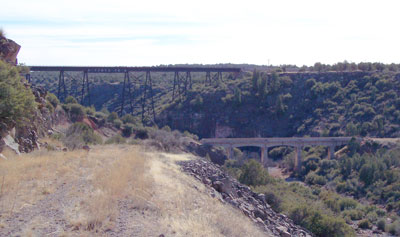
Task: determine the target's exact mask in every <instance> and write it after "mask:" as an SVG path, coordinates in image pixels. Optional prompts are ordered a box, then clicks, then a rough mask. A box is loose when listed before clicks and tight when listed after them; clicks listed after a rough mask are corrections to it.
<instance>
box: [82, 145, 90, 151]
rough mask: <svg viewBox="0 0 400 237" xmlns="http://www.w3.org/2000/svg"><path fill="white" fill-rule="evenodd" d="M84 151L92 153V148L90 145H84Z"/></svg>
mask: <svg viewBox="0 0 400 237" xmlns="http://www.w3.org/2000/svg"><path fill="white" fill-rule="evenodd" d="M82 149H83V150H85V151H90V147H89V146H88V145H84V146H83V147H82Z"/></svg>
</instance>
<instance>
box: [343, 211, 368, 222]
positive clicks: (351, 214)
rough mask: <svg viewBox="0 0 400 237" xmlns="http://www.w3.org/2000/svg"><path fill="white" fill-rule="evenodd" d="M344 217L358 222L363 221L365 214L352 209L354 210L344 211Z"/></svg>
mask: <svg viewBox="0 0 400 237" xmlns="http://www.w3.org/2000/svg"><path fill="white" fill-rule="evenodd" d="M342 215H343V216H344V217H347V216H348V217H349V218H350V219H351V220H352V221H358V220H361V219H362V218H363V216H364V213H363V212H362V211H361V210H358V209H352V210H344V211H343V212H342Z"/></svg>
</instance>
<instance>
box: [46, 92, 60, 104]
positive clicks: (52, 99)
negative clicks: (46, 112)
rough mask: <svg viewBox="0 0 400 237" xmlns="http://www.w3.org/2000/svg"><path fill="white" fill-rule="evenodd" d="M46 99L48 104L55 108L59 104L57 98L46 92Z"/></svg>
mask: <svg viewBox="0 0 400 237" xmlns="http://www.w3.org/2000/svg"><path fill="white" fill-rule="evenodd" d="M46 99H47V101H48V102H50V104H51V105H52V106H53V107H54V108H56V107H57V105H58V104H60V101H59V100H58V98H57V96H56V95H54V94H53V93H50V92H48V93H47V96H46Z"/></svg>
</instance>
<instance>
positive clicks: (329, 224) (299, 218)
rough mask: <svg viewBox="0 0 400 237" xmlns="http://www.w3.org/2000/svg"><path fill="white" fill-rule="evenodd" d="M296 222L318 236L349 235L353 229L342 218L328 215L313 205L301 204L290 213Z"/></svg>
mask: <svg viewBox="0 0 400 237" xmlns="http://www.w3.org/2000/svg"><path fill="white" fill-rule="evenodd" d="M289 217H290V219H292V220H293V222H294V223H295V224H298V225H301V226H303V227H305V228H306V229H308V230H310V231H311V232H312V233H313V234H315V235H316V236H348V235H354V233H353V230H352V229H351V228H350V227H349V226H348V225H347V224H346V223H345V221H344V220H343V219H341V218H337V217H332V216H327V215H325V214H323V213H322V212H321V211H319V210H313V209H312V207H308V206H299V207H296V208H294V209H293V210H291V211H290V213H289Z"/></svg>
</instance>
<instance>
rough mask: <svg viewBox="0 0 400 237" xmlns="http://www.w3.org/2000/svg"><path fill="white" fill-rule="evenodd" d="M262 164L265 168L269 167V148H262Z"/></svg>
mask: <svg viewBox="0 0 400 237" xmlns="http://www.w3.org/2000/svg"><path fill="white" fill-rule="evenodd" d="M261 164H262V165H263V166H264V168H267V167H268V147H261Z"/></svg>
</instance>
